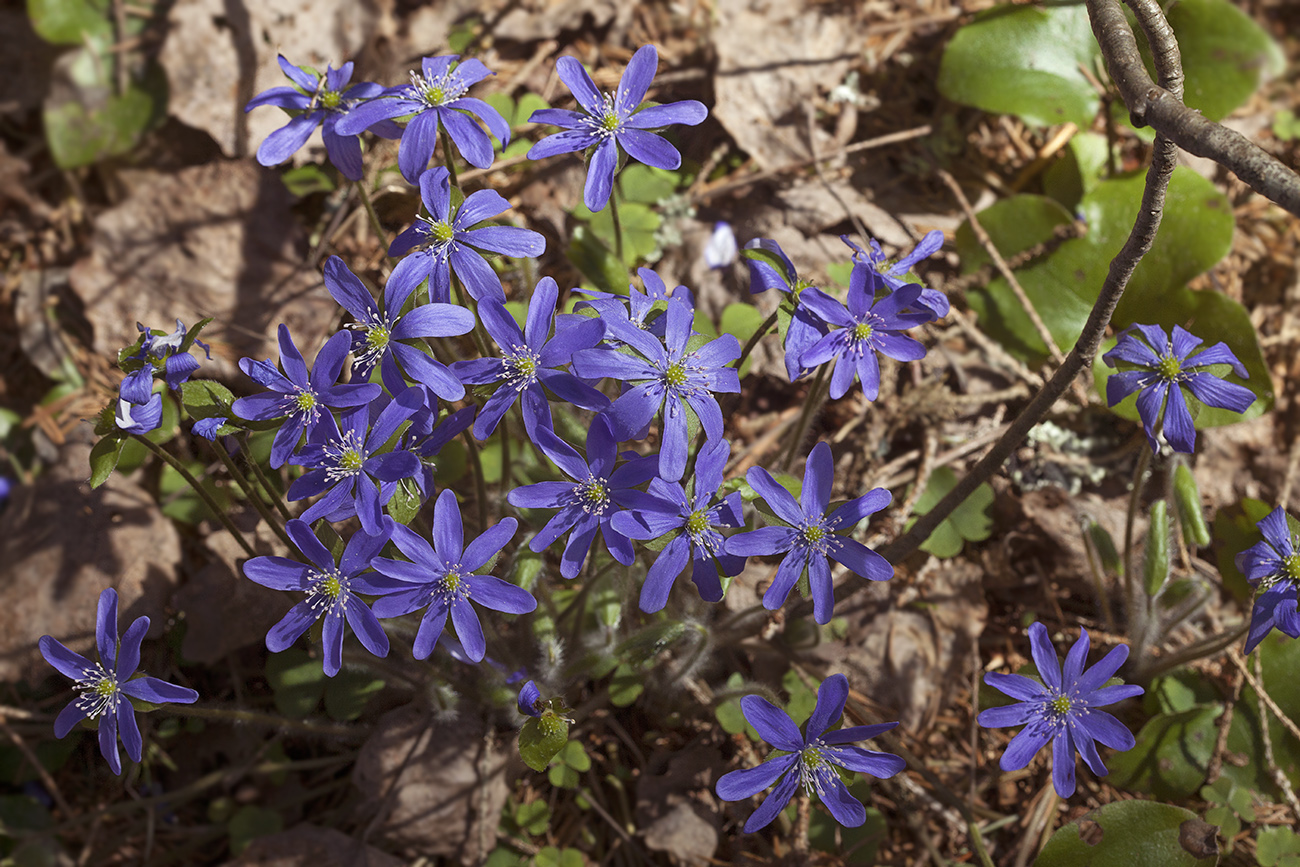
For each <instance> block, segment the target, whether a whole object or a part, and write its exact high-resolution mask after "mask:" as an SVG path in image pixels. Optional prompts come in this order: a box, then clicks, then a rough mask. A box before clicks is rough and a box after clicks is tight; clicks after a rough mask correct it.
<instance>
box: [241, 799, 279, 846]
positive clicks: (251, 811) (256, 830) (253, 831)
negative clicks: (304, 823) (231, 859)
mask: <svg viewBox="0 0 1300 867" xmlns="http://www.w3.org/2000/svg"><path fill="white" fill-rule="evenodd" d="M227 830H228V832H229V834H230V853H231V854H232V855H239V854H240V853H241V852H243V851H244V850H245V849H247V848H248V845H249V844H250V843H252V842H253V840H254V839H256V838H257V837H263V836H265V835H267V834H274V833H276V832H278V831H283V830H284V819H283V817H281V816H280V814H279V813H277V812H276V811H275V810H270V809H267V808H266V807H259V806H257V805H255V804H248V805H246V806H243V807H240V808H239V809H238V810H237V811H236V812H235V815H233V816H231V817H230V825H229V826H228V828H227Z"/></svg>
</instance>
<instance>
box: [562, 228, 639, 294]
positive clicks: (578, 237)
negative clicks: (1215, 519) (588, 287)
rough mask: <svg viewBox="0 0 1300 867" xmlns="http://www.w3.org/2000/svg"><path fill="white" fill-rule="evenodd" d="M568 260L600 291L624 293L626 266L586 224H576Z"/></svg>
mask: <svg viewBox="0 0 1300 867" xmlns="http://www.w3.org/2000/svg"><path fill="white" fill-rule="evenodd" d="M568 256H569V261H570V262H572V263H573V265H574V267H576V268H577V269H578V270H579V271H581V272H582V273H583V275H584V276H586V278H587V279H588V280H590V281H591V282H592V284H594V285H595V287H596V288H597V289H600V290H601V291H602V292H616V293H617V292H622V293H624V294H626V292H627V284H628V273H627V266H626V265H625V264H624V263H622V262H620V261H619V260H618V257H617V256H615V255H614V252H613V250H611V249H610V248H609V246H608V245H606V244H605V242H604V241H603V240H601V239H600V238H599V237H598V236H597V235H596V233H595V232H593V231H592V230H591V229H590V228H589V227H587V226H577V227H575V228H574V230H573V236H572V238H571V239H570V240H569V250H568Z"/></svg>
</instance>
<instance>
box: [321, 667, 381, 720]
mask: <svg viewBox="0 0 1300 867" xmlns="http://www.w3.org/2000/svg"><path fill="white" fill-rule="evenodd" d="M383 688H384V681H383V680H381V679H379V678H377V677H372V676H371V675H368V674H366V673H364V672H361V671H353V670H351V669H347V668H345V669H343V670H342V671H340V672H339V673H338V674H336V675H334V676H333V677H331V678H329V679H328V680H326V682H325V713H327V714H329V715H330V717H331V718H332V719H336V720H340V721H342V722H350V721H352V720H354V719H356V718H357V717H359V716H361V712H362V711H364V710H365V709H366V703H367V702H369V701H370V699H371V697H372V696H374V695H377V694H378V693H379V692H380V690H382V689H383Z"/></svg>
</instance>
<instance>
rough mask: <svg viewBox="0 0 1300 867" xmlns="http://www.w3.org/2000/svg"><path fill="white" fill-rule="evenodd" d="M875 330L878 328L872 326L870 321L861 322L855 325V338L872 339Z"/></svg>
mask: <svg viewBox="0 0 1300 867" xmlns="http://www.w3.org/2000/svg"><path fill="white" fill-rule="evenodd" d="M875 330H876V329H875V328H873V327H872V326H871V323H870V322H859V323H858V324H857V325H855V326H853V339H854V340H870V339H871V335H872V334H873V333H875Z"/></svg>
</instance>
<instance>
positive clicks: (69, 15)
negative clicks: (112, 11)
mask: <svg viewBox="0 0 1300 867" xmlns="http://www.w3.org/2000/svg"><path fill="white" fill-rule="evenodd" d="M27 17H28V18H30V19H31V22H32V29H33V30H35V31H36V35H37V36H39V37H41V38H42V39H44V40H45V41H46V42H49V43H51V44H53V45H84V44H86V42H87V40H88V38H91V37H96V38H99V39H102V40H107V41H110V42H111V41H112V39H113V23H112V20H111V18H110V17H109V8H108V3H107V2H106V0H27Z"/></svg>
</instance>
